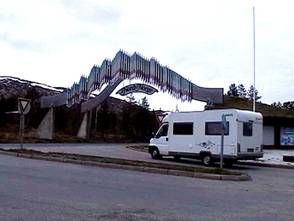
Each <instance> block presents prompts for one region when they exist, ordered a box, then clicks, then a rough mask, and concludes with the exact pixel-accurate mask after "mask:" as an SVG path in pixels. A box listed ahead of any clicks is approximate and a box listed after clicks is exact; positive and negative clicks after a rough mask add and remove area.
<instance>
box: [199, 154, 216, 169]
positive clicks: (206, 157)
mask: <svg viewBox="0 0 294 221" xmlns="http://www.w3.org/2000/svg"><path fill="white" fill-rule="evenodd" d="M202 163H203V165H204V166H211V165H212V163H213V162H212V158H211V155H210V154H205V155H203V156H202Z"/></svg>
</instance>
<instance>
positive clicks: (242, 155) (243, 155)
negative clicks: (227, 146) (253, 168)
mask: <svg viewBox="0 0 294 221" xmlns="http://www.w3.org/2000/svg"><path fill="white" fill-rule="evenodd" d="M261 157H263V153H255V154H248V153H239V154H238V156H237V159H238V160H255V159H257V158H261Z"/></svg>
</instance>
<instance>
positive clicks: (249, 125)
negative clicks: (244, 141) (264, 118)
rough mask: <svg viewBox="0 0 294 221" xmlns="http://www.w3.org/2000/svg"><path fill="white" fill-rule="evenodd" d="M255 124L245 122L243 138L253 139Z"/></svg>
mask: <svg viewBox="0 0 294 221" xmlns="http://www.w3.org/2000/svg"><path fill="white" fill-rule="evenodd" d="M252 129H253V123H252V122H244V123H243V136H246V137H251V136H252Z"/></svg>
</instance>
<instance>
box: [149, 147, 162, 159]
mask: <svg viewBox="0 0 294 221" xmlns="http://www.w3.org/2000/svg"><path fill="white" fill-rule="evenodd" d="M151 157H152V159H160V158H161V155H160V153H159V150H158V149H157V148H156V147H155V148H153V150H152V151H151Z"/></svg>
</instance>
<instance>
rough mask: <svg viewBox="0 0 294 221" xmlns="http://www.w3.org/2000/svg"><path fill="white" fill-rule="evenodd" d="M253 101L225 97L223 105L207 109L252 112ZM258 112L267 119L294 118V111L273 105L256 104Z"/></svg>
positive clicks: (211, 106)
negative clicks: (233, 109) (232, 109)
mask: <svg viewBox="0 0 294 221" xmlns="http://www.w3.org/2000/svg"><path fill="white" fill-rule="evenodd" d="M252 106H253V104H252V101H249V100H248V99H246V98H239V97H233V96H227V95H225V96H224V102H223V103H222V104H213V105H209V106H206V107H205V109H223V108H237V109H243V110H252ZM255 109H256V112H260V113H262V115H263V117H266V118H294V111H292V110H286V109H283V108H278V107H274V106H272V105H268V104H263V103H261V102H256V106H255Z"/></svg>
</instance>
